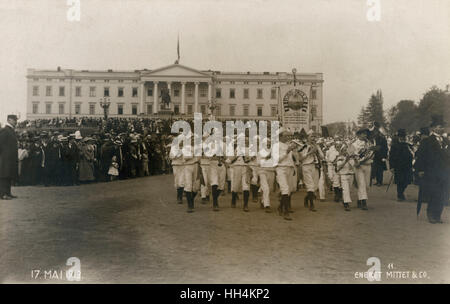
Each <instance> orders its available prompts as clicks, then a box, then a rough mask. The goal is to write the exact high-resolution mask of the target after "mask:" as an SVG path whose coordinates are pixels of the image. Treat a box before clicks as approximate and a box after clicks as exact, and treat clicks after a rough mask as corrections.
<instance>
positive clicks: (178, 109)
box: [173, 105, 180, 115]
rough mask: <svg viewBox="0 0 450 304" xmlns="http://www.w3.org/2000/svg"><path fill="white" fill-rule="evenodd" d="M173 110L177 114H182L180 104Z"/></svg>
mask: <svg viewBox="0 0 450 304" xmlns="http://www.w3.org/2000/svg"><path fill="white" fill-rule="evenodd" d="M173 111H174V113H175V114H176V115H178V114H180V106H179V105H175V106H174V108H173Z"/></svg>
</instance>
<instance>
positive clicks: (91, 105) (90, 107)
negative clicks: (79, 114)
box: [89, 103, 95, 115]
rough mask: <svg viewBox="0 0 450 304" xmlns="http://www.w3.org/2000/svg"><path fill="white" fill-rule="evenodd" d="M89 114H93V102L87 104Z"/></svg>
mask: <svg viewBox="0 0 450 304" xmlns="http://www.w3.org/2000/svg"><path fill="white" fill-rule="evenodd" d="M89 115H95V104H93V103H91V104H89Z"/></svg>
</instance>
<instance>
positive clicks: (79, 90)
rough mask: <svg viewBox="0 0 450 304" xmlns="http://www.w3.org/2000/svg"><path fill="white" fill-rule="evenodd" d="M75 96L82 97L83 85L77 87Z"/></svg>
mask: <svg viewBox="0 0 450 304" xmlns="http://www.w3.org/2000/svg"><path fill="white" fill-rule="evenodd" d="M75 96H76V97H81V87H76V88H75Z"/></svg>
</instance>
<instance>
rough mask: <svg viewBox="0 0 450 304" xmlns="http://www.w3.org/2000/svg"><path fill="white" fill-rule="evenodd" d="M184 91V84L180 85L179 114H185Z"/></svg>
mask: <svg viewBox="0 0 450 304" xmlns="http://www.w3.org/2000/svg"><path fill="white" fill-rule="evenodd" d="M185 91H186V82H182V83H181V109H180V113H181V114H185V113H186V110H185V109H186V99H185Z"/></svg>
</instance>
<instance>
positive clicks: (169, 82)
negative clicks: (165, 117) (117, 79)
mask: <svg viewBox="0 0 450 304" xmlns="http://www.w3.org/2000/svg"><path fill="white" fill-rule="evenodd" d="M167 90H168V91H169V97H170V101H171V102H170V104H169V108H172V104H173V98H172V82H171V81H168V82H167ZM164 108H165V106H164Z"/></svg>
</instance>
